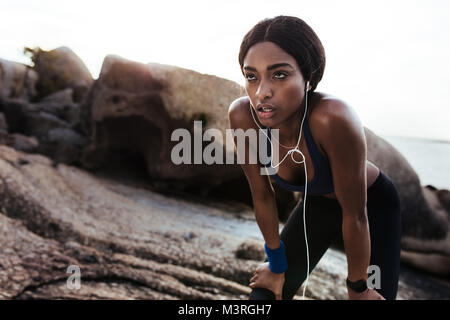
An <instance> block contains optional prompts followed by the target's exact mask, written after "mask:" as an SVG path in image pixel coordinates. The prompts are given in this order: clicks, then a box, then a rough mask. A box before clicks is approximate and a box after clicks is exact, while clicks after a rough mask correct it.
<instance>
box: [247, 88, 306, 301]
mask: <svg viewBox="0 0 450 320" xmlns="http://www.w3.org/2000/svg"><path fill="white" fill-rule="evenodd" d="M308 86H309V81H308V82H307V84H306V87H305V112H304V114H303V119H302V123H301V125H300V133H299V136H298V141H297V145H296V146H295V147H294V148H292V149H290V150H289V151H288V152H287V153H286V155H285V156H284V157H283V159H282V160H281V161H280V162H278V164H277V165H276V166H275V167H274V166H273V163H272V158H273V144H272V140H271V139H270V138H269V136H268V135H267V134H266V133H265V132H264V130H263V129H262V128H261V127H260V126H259V124H258V122H257V121H256V119H255V116H254V115H253V110H252V109H253V108H252V106H251V105H250V113H251V114H252V117H253V120H254V121H255V123H256V125H257V126H258V127H259V129H261V131H262V132H263V133H264V135H265V136H266V137H267V139H269V141H270V150H271V153H270V155H271V157H270V166H271V167H272V168H276V167H278V166H279V165H280V164H281V163H282V162H283V161H284V159H286V157H287V156H288V155H289V154H290V155H291V159H292V161H294V162H295V163H299V164H300V163H303V167H304V168H305V197H304V199H303V231H304V233H305V243H306V262H307V266H306V280H305V285H304V287H303V296H302V298H303V300H305V291H306V287H307V286H308V280H309V246H308V237H307V235H306V195H307V192H308V175H307V170H306V160H305V156H304V155H303V153H302V152H301V151H300V149H298V145H299V144H300V139H301V136H302V130H303V129H302V128H303V122H304V121H305V118H306V113H307V111H308V89H307V88H308ZM294 152H297V153H299V154H300V155H301V156H302V159H303V160H302V161H296V160H295V159H294Z"/></svg>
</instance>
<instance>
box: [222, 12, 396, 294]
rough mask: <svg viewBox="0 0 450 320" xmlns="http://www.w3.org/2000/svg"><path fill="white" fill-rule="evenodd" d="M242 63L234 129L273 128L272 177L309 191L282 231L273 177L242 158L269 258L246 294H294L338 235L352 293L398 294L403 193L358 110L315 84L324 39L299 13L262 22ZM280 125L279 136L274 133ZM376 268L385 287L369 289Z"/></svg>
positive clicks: (249, 37) (243, 50)
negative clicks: (371, 147)
mask: <svg viewBox="0 0 450 320" xmlns="http://www.w3.org/2000/svg"><path fill="white" fill-rule="evenodd" d="M239 63H240V66H241V71H242V73H243V75H244V77H245V90H246V93H247V96H246V97H242V98H239V99H237V100H235V101H233V103H232V104H231V105H230V108H229V112H228V119H229V123H230V128H232V129H243V130H244V131H245V130H247V129H255V130H258V129H260V128H261V127H263V128H267V129H268V133H269V134H268V136H267V138H268V139H267V140H268V141H267V143H268V147H269V150H271V149H270V148H271V145H272V146H274V145H275V144H274V143H277V145H280V148H279V150H278V154H279V159H281V160H280V162H279V163H275V162H273V160H274V159H272V160H271V163H270V166H271V167H272V168H277V169H278V171H277V174H275V175H273V178H274V179H275V181H276V182H277V183H279V184H280V185H281V186H282V187H284V188H286V189H288V190H293V191H302V192H303V191H306V192H304V193H303V194H304V199H303V201H299V203H298V204H297V206H296V207H295V208H294V209H293V211H292V212H291V214H290V216H289V219H288V220H287V222H286V224H285V226H284V228H283V230H282V232H281V234H279V230H278V228H279V223H278V213H277V207H276V202H275V193H274V189H273V187H272V185H271V180H270V179H269V177H268V175H264V174H261V172H260V166H261V165H262V164H261V163H259V164H249V163H247V162H246V163H245V164H242V168H243V171H244V173H245V175H246V177H247V180H248V183H249V186H250V189H251V192H252V198H253V206H254V212H255V218H256V221H257V223H258V226H259V228H260V230H261V232H262V235H263V238H264V241H265V245H264V247H265V250H266V254H267V257H268V262H267V263H264V264H262V265H260V266H259V267H258V268H257V270H256V271H255V273H254V275H253V277H252V278H251V279H250V287H251V288H252V289H253V290H252V293H251V295H250V299H273V297H274V296H275V298H276V299H281V298H283V299H292V298H293V296H294V295H295V294H296V293H297V291H298V290H299V288H300V286H301V285H302V283H303V282H304V280H305V279H307V278H308V276H309V273H310V272H311V271H312V270H313V269H314V267H315V266H316V265H317V263H318V262H319V260H320V258H321V257H322V256H323V254H324V253H325V252H326V250H327V249H328V247H329V246H330V244H331V243H332V241H333V240H334V239H335V238H336V237H337V236H339V234H342V237H343V240H344V247H345V254H346V257H347V264H348V274H347V281H346V286H347V292H348V297H349V299H384V298H385V299H395V297H396V294H397V286H398V277H399V264H400V235H401V218H400V202H399V197H398V193H397V191H396V189H395V187H394V185H393V184H392V182H391V180H390V179H389V178H388V176H387V175H386V174H384V173H383V172H382V171H381V170H380V169H379V168H378V167H377V166H375V165H374V164H373V163H371V162H370V161H368V160H367V145H366V140H365V134H364V129H363V125H362V124H361V122H360V120H359V118H358V116H357V115H356V113H355V111H354V110H353V109H352V108H351V107H349V106H348V105H347V104H346V103H345V102H343V101H342V100H339V99H337V98H335V97H332V96H330V95H328V94H325V93H320V92H316V91H315V89H316V87H317V84H318V83H319V81H320V80H321V79H322V75H323V72H324V68H325V53H324V49H323V46H322V44H321V42H320V40H319V38H318V37H317V35H316V34H315V32H314V31H313V30H312V29H311V28H310V27H309V26H308V25H307V24H306V23H305V22H304V21H302V20H301V19H299V18H296V17H290V16H277V17H275V18H271V19H265V20H262V21H260V22H259V23H258V24H257V25H255V26H254V27H253V28H252V29H251V30H250V31H249V32H248V33H247V34H246V35H245V37H244V39H243V41H242V43H241V47H240V52H239ZM255 115H256V116H255ZM302 119H303V120H304V122H303V121H302ZM275 129H278V139H277V140H278V141H276V140H275V137H274V138H273V139H271V134H270V132H271V131H273V130H275ZM302 134H303V137H304V139H301V136H302ZM246 148H247V149H246V153H247V152H248V151H249V146H248V145H247V146H246ZM270 155H271V153H269V156H270ZM289 155H290V156H289ZM305 164H306V167H305ZM267 167H268V168H270V167H269V166H267ZM305 178H307V181H308V182H307V185H306V190H305V185H304V184H305V183H304V181H305ZM304 206H305V207H304ZM305 209H306V210H305ZM304 214H305V216H303V215H304ZM305 230H306V235H305V232H304V231H305ZM373 265H375V266H376V267H378V268H379V269H378V270H379V271H380V274H379V279H380V284H381V285H380V286H379V288H378V287H376V286H375V288H371V286H369V287H367V279H368V267H369V266H373ZM375 270H376V269H375Z"/></svg>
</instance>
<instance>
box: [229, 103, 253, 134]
mask: <svg viewBox="0 0 450 320" xmlns="http://www.w3.org/2000/svg"><path fill="white" fill-rule="evenodd" d="M228 120H229V122H230V125H232V126H235V127H237V128H242V129H246V128H251V127H256V125H255V124H254V122H253V119H252V116H251V113H250V99H249V98H248V96H243V97H240V98H237V99H235V100H234V101H233V102H231V104H230V106H229V107H228Z"/></svg>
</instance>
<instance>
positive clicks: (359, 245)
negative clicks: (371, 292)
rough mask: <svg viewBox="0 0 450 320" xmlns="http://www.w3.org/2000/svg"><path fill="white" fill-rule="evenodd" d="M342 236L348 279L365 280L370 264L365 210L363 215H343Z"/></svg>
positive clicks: (368, 235) (368, 232)
mask: <svg viewBox="0 0 450 320" xmlns="http://www.w3.org/2000/svg"><path fill="white" fill-rule="evenodd" d="M343 217H344V218H343V222H342V236H343V239H344V247H345V254H346V256H347V265H348V279H349V280H350V281H357V280H360V279H364V280H366V279H367V268H368V266H369V264H370V231H369V224H368V220H367V208H366V209H365V211H364V214H361V215H356V214H348V213H347V214H346V213H344V215H343Z"/></svg>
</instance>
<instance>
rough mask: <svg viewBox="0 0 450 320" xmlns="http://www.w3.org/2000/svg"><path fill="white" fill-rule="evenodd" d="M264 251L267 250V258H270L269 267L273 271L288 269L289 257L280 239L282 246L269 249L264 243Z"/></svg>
mask: <svg viewBox="0 0 450 320" xmlns="http://www.w3.org/2000/svg"><path fill="white" fill-rule="evenodd" d="M264 251H266V255H267V259H268V260H269V269H270V271H272V272H273V273H283V272H285V271H286V269H287V267H288V265H287V259H286V252H285V249H284V243H283V241H281V240H280V246H279V247H278V248H277V249H273V250H271V249H269V247H267V245H266V244H265V243H264Z"/></svg>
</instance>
